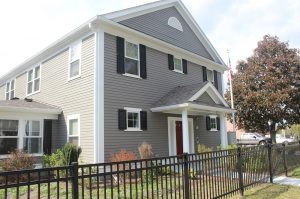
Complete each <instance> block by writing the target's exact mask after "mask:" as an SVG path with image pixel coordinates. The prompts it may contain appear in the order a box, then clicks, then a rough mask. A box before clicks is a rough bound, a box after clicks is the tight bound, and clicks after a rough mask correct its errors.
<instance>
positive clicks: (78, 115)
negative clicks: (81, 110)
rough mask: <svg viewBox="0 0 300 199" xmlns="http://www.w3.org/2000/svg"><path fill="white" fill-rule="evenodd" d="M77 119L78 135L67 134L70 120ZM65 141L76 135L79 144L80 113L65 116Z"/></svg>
mask: <svg viewBox="0 0 300 199" xmlns="http://www.w3.org/2000/svg"><path fill="white" fill-rule="evenodd" d="M75 119H77V120H78V135H69V133H70V132H69V130H70V120H75ZM67 122H68V123H67V131H68V132H67V142H69V138H70V137H78V146H80V114H74V115H68V116H67Z"/></svg>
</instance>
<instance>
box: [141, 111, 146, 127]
mask: <svg viewBox="0 0 300 199" xmlns="http://www.w3.org/2000/svg"><path fill="white" fill-rule="evenodd" d="M140 118H141V130H147V111H141V112H140Z"/></svg>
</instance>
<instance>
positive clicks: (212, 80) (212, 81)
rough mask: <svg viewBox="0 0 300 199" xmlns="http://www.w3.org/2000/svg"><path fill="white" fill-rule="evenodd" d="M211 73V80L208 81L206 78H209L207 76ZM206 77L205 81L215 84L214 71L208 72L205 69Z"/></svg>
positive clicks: (208, 70)
mask: <svg viewBox="0 0 300 199" xmlns="http://www.w3.org/2000/svg"><path fill="white" fill-rule="evenodd" d="M209 72H210V73H211V74H212V76H211V77H212V79H211V80H210V79H209V78H208V77H209V75H208V73H209ZM206 77H207V81H210V82H211V83H214V82H215V75H214V71H213V70H210V69H207V70H206Z"/></svg>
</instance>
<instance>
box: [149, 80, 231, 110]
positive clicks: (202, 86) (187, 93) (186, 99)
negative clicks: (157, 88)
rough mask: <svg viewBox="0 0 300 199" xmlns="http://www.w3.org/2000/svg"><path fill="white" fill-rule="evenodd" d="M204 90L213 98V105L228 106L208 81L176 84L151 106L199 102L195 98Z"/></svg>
mask: <svg viewBox="0 0 300 199" xmlns="http://www.w3.org/2000/svg"><path fill="white" fill-rule="evenodd" d="M205 92H207V93H208V95H209V96H210V97H211V98H212V99H213V100H214V102H215V103H216V105H215V106H217V107H226V108H229V106H228V104H227V103H226V101H225V100H224V98H223V97H222V96H221V95H220V93H219V91H218V90H217V89H216V88H215V87H214V86H213V85H212V83H211V82H209V81H206V82H203V83H199V84H193V85H188V86H178V87H176V88H174V89H172V90H171V91H170V92H169V93H167V94H166V95H165V96H163V97H162V98H161V99H159V100H158V101H157V102H156V103H154V104H153V105H152V107H153V108H157V107H164V106H172V105H178V104H184V103H193V104H200V103H199V102H197V99H198V98H199V97H201V95H202V94H203V93H205Z"/></svg>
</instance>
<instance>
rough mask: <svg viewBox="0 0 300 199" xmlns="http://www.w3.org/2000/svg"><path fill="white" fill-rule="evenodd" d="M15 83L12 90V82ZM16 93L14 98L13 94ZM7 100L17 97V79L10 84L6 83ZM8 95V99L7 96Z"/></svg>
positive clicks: (9, 82)
mask: <svg viewBox="0 0 300 199" xmlns="http://www.w3.org/2000/svg"><path fill="white" fill-rule="evenodd" d="M12 81H14V88H13V89H12V88H11V82H12ZM7 85H8V90H7ZM12 91H13V92H14V96H13V97H12V96H11V92H12ZM4 94H5V98H4V99H5V100H11V99H12V98H14V97H15V96H16V79H12V80H10V81H8V82H6V84H5V93H4ZM7 94H8V99H7V98H6V95H7Z"/></svg>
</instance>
